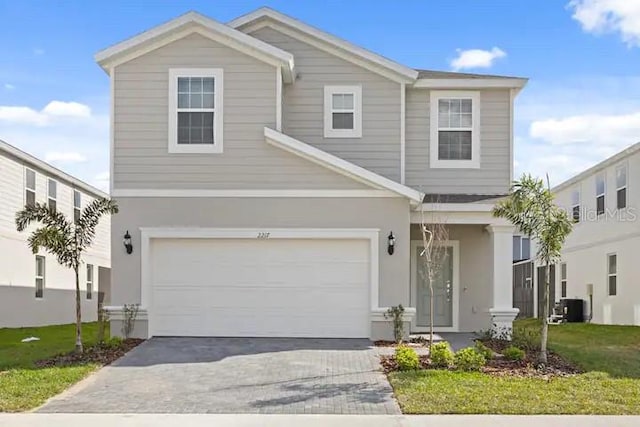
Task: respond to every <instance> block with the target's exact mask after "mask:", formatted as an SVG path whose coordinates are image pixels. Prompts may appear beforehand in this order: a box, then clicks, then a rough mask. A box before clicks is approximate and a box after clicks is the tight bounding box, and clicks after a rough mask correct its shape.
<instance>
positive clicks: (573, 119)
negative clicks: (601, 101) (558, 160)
mask: <svg viewBox="0 0 640 427" xmlns="http://www.w3.org/2000/svg"><path fill="white" fill-rule="evenodd" d="M530 135H531V137H532V138H539V139H542V140H545V141H547V142H549V143H551V144H554V145H558V144H573V143H596V142H597V143H599V144H602V145H613V146H624V145H629V144H632V143H634V142H637V141H638V140H640V112H635V113H630V114H623V115H600V114H585V115H579V116H570V117H564V118H553V119H546V120H536V121H534V122H533V123H531V128H530Z"/></svg>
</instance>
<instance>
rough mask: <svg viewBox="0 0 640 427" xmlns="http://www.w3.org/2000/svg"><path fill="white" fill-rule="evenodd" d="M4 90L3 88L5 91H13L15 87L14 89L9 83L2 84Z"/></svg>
mask: <svg viewBox="0 0 640 427" xmlns="http://www.w3.org/2000/svg"><path fill="white" fill-rule="evenodd" d="M4 88H5V89H6V90H13V89H15V88H16V87H15V86H14V85H12V84H11V83H5V84H4Z"/></svg>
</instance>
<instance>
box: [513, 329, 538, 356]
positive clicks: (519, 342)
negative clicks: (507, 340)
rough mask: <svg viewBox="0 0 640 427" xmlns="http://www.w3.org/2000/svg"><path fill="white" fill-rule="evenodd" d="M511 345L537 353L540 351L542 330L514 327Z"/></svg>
mask: <svg viewBox="0 0 640 427" xmlns="http://www.w3.org/2000/svg"><path fill="white" fill-rule="evenodd" d="M511 344H512V345H513V346H515V347H518V348H521V349H524V350H526V351H529V352H532V353H535V352H537V351H539V350H540V330H539V329H538V328H523V327H514V328H513V336H512V339H511Z"/></svg>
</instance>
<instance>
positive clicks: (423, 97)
mask: <svg viewBox="0 0 640 427" xmlns="http://www.w3.org/2000/svg"><path fill="white" fill-rule="evenodd" d="M429 97H430V92H429V90H426V89H408V90H407V110H406V150H407V163H406V168H407V169H406V184H407V185H409V186H411V187H414V188H417V189H419V190H421V191H424V192H427V193H471V194H505V193H507V192H508V190H509V186H510V180H511V177H510V163H511V154H510V139H511V133H510V117H509V115H510V111H511V107H510V93H509V90H508V89H485V90H481V91H480V168H479V169H432V168H430V167H429V116H430V106H429Z"/></svg>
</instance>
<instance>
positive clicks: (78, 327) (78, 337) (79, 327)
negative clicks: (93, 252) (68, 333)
mask: <svg viewBox="0 0 640 427" xmlns="http://www.w3.org/2000/svg"><path fill="white" fill-rule="evenodd" d="M78 269H79V267H78V266H77V265H76V266H75V267H73V271H74V272H75V274H76V350H75V351H76V353H82V352H83V351H84V349H83V348H82V313H81V311H82V309H81V308H80V307H81V306H80V276H79V274H78Z"/></svg>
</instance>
